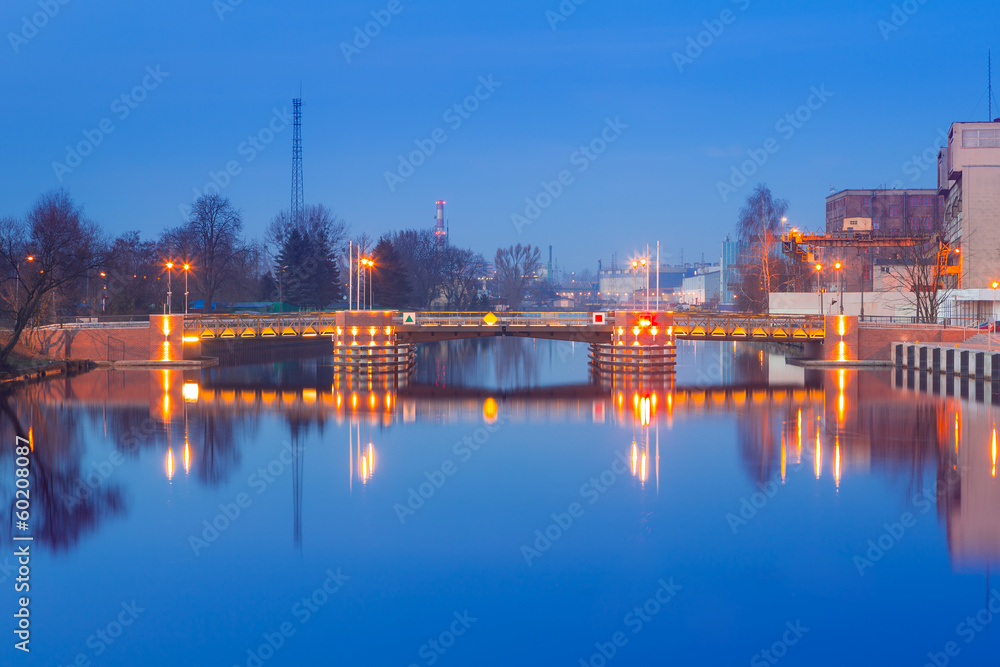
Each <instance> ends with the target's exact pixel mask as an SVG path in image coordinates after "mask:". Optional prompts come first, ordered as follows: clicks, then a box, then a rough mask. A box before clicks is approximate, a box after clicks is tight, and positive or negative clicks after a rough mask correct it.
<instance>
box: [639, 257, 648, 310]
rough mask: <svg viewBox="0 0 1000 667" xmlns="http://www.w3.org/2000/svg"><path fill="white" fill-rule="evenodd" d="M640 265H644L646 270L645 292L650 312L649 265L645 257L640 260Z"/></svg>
mask: <svg viewBox="0 0 1000 667" xmlns="http://www.w3.org/2000/svg"><path fill="white" fill-rule="evenodd" d="M639 263H640V264H642V268H644V269H645V270H646V292H645V294H646V310H649V263H648V262H647V261H646V258H645V257H643V258H642V259H640V260H639Z"/></svg>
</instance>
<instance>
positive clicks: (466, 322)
mask: <svg viewBox="0 0 1000 667" xmlns="http://www.w3.org/2000/svg"><path fill="white" fill-rule="evenodd" d="M487 315H488V313H417V314H416V318H415V320H416V321H415V323H414V324H415V325H416V326H452V327H460V326H466V327H471V326H477V327H478V326H483V325H485V324H486V316H487ZM494 315H495V316H496V318H497V321H496V325H497V326H515V327H517V326H574V327H580V326H590V324H591V323H592V321H593V315H592V314H591V313H566V312H551V313H542V312H536V313H510V312H500V313H494ZM396 324H407V323H406V322H405V318H404V317H398V318H396Z"/></svg>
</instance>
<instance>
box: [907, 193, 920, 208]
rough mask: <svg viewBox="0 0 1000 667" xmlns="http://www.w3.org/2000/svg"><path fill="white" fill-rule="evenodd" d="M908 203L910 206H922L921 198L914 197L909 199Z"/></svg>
mask: <svg viewBox="0 0 1000 667" xmlns="http://www.w3.org/2000/svg"><path fill="white" fill-rule="evenodd" d="M908 203H909V205H910V206H920V197H918V196H917V195H912V196H910V197H908Z"/></svg>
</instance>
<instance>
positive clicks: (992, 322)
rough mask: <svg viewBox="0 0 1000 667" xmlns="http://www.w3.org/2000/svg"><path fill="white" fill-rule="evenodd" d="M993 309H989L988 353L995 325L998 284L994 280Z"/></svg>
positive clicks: (991, 345)
mask: <svg viewBox="0 0 1000 667" xmlns="http://www.w3.org/2000/svg"><path fill="white" fill-rule="evenodd" d="M992 286H993V307H992V308H991V309H990V329H989V332H988V334H989V340H990V352H992V351H993V329H995V328H996V323H997V287H1000V282H997V281H996V280H994V281H993V285H992Z"/></svg>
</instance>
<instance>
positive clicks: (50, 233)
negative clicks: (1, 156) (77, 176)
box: [0, 190, 108, 366]
mask: <svg viewBox="0 0 1000 667" xmlns="http://www.w3.org/2000/svg"><path fill="white" fill-rule="evenodd" d="M107 259H108V240H107V238H106V237H105V235H104V234H103V233H101V231H100V230H99V228H98V226H97V225H96V224H94V223H93V222H91V221H89V220H87V219H86V218H84V216H83V211H82V210H81V209H79V208H77V206H76V205H75V204H74V203H73V201H72V200H71V199H70V197H69V195H68V194H67V193H66V192H65V191H62V190H60V191H56V192H51V193H49V194H46V195H43V196H42V197H41V198H39V200H38V202H37V203H36V204H35V206H34V207H33V208H32V209H31V210H30V211H29V212H28V216H27V218H26V220H23V221H22V220H17V219H14V218H5V219H3V220H0V274H2V276H3V284H4V289H3V290H2V297H3V306H2V307H3V314H4V315H5V316H6V319H7V320H8V321H10V322H12V324H11V332H10V337H9V338H8V339H7V340H6V342H5V343H4V344H3V346H2V347H0V366H6V365H7V363H8V359H9V357H10V354H11V352H12V351H13V350H14V348H15V347H16V346H17V343H18V341H19V340H20V338H21V334H22V333H23V332H24V329H25V328H26V327H27V326H29V323H31V322H32V321H34V320H35V319H36V317H37V316H38V315H39V314H40V308H41V307H42V306H43V305H45V304H46V303H52V304H53V309H54V300H55V298H56V297H57V296H58V294H59V293H60V292H61V291H63V290H66V289H69V288H71V287H72V285H73V283H74V282H78V281H80V280H81V279H83V278H85V277H86V276H87V275H88V274H90V273H96V272H98V270H99V269H100V267H102V266H104V265H105V264H106V263H107Z"/></svg>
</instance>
